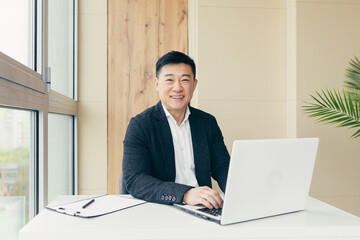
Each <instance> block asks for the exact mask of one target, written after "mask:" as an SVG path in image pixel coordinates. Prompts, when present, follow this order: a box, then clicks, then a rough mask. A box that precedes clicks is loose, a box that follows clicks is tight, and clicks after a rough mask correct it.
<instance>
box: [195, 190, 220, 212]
mask: <svg viewBox="0 0 360 240" xmlns="http://www.w3.org/2000/svg"><path fill="white" fill-rule="evenodd" d="M217 195H218V194H217V193H216V192H212V191H208V192H206V193H202V194H201V195H200V197H201V198H203V199H205V200H206V201H208V202H209V203H210V204H211V205H212V206H213V207H215V208H216V209H218V208H220V207H221V200H220V199H221V197H220V196H217ZM219 197H220V199H219Z"/></svg>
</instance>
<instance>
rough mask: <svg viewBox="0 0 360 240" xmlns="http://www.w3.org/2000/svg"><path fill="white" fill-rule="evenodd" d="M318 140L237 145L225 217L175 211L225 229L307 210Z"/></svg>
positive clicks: (237, 142) (200, 210) (198, 208)
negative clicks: (244, 222) (240, 223)
mask: <svg viewBox="0 0 360 240" xmlns="http://www.w3.org/2000/svg"><path fill="white" fill-rule="evenodd" d="M318 144H319V139H318V138H296V139H264V140H235V141H234V143H233V147H232V153H231V160H230V166H229V172H228V178H227V184H226V192H225V194H224V197H223V198H224V203H223V208H222V209H221V214H219V215H217V216H214V215H216V213H215V214H213V213H208V211H209V209H207V208H204V206H202V205H197V206H190V205H177V204H175V205H174V206H175V207H177V208H179V209H181V210H184V211H186V212H188V213H191V214H194V215H196V216H198V217H202V218H204V219H207V220H211V221H214V222H217V223H219V224H221V225H227V224H232V223H238V222H243V221H249V220H254V219H259V218H265V217H270V216H275V215H280V214H285V213H291V212H297V211H301V210H304V209H305V207H306V202H307V199H308V196H309V191H310V185H311V179H312V175H313V170H314V165H315V159H316V154H317V149H318Z"/></svg>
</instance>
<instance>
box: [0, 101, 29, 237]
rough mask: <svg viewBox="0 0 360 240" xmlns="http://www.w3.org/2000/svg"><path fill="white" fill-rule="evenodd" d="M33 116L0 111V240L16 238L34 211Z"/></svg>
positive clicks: (6, 110) (13, 111)
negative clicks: (32, 203)
mask: <svg viewBox="0 0 360 240" xmlns="http://www.w3.org/2000/svg"><path fill="white" fill-rule="evenodd" d="M32 115H33V114H32V112H31V111H22V110H13V109H6V108H0V133H1V134H0V223H1V227H0V239H17V232H18V231H19V230H20V228H21V227H22V226H23V225H24V224H25V223H26V222H27V221H28V220H29V213H30V212H31V211H32V210H33V209H30V206H31V204H30V203H31V202H33V199H31V198H32V197H33V189H31V185H32V184H31V183H32V181H33V179H32V176H33V174H32V173H31V170H32V168H33V159H32V152H33V151H32V149H31V145H32V139H33V136H32V133H33V131H32V129H31V128H32V127H33V126H32V122H33V121H32V119H31V118H32Z"/></svg>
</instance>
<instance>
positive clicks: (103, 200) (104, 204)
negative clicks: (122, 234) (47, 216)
mask: <svg viewBox="0 0 360 240" xmlns="http://www.w3.org/2000/svg"><path fill="white" fill-rule="evenodd" d="M92 199H94V200H95V201H94V202H92V203H91V204H90V205H88V206H87V207H86V208H83V206H84V205H85V204H87V203H88V202H89V201H91V200H92ZM143 203H146V202H145V201H143V200H140V199H136V198H129V197H122V196H119V195H104V196H98V197H93V198H88V199H85V200H80V201H76V202H71V203H66V204H61V205H56V206H47V207H46V208H48V209H51V210H55V211H56V212H59V213H64V214H68V215H72V216H77V217H85V218H88V217H97V216H101V215H105V214H109V213H112V212H116V211H120V210H123V209H126V208H130V207H134V206H137V205H140V204H143Z"/></svg>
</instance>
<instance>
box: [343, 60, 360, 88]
mask: <svg viewBox="0 0 360 240" xmlns="http://www.w3.org/2000/svg"><path fill="white" fill-rule="evenodd" d="M349 64H350V67H349V68H347V69H346V76H347V77H348V78H349V79H350V80H348V81H345V83H346V87H348V88H352V89H356V90H360V61H359V59H358V58H357V57H355V59H352V60H350V62H349Z"/></svg>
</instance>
